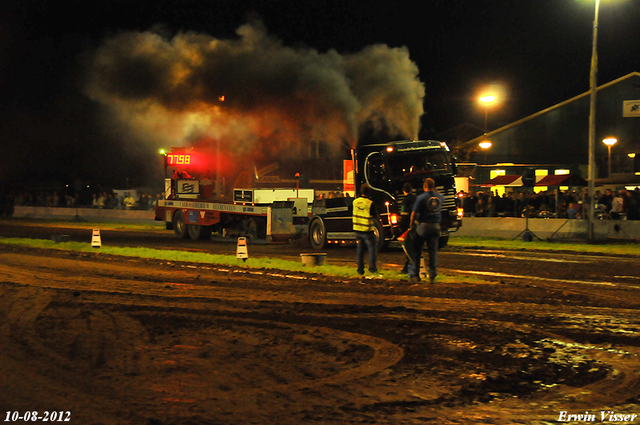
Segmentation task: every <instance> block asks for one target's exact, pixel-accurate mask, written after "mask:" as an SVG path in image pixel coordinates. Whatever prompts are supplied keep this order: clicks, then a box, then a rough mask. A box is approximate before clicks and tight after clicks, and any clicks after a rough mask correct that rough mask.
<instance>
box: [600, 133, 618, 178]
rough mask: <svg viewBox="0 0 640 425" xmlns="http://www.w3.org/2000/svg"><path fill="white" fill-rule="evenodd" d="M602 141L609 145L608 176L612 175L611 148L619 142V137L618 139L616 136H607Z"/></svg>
mask: <svg viewBox="0 0 640 425" xmlns="http://www.w3.org/2000/svg"><path fill="white" fill-rule="evenodd" d="M602 143H604V144H605V145H607V148H609V174H608V176H609V177H611V148H612V147H613V145H615V144H616V143H618V139H616V138H615V137H607V138H606V139H604V140H603V141H602Z"/></svg>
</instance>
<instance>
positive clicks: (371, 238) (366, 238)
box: [353, 183, 378, 276]
mask: <svg viewBox="0 0 640 425" xmlns="http://www.w3.org/2000/svg"><path fill="white" fill-rule="evenodd" d="M370 195H371V188H370V187H369V185H368V184H366V183H363V184H362V186H360V196H359V197H358V198H356V199H354V200H353V231H354V232H355V234H356V242H357V244H358V245H357V249H356V261H357V264H358V274H359V275H360V276H362V275H364V250H365V245H366V249H367V250H368V251H369V272H370V273H372V274H375V273H378V267H377V265H376V261H377V255H378V250H377V249H376V245H377V238H376V235H375V233H374V232H373V229H374V222H373V220H375V219H376V218H377V217H378V211H377V210H376V206H375V205H374V204H373V201H371V199H369V196H370Z"/></svg>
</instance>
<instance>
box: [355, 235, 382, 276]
mask: <svg viewBox="0 0 640 425" xmlns="http://www.w3.org/2000/svg"><path fill="white" fill-rule="evenodd" d="M355 234H356V242H357V244H358V245H357V248H356V263H357V264H358V274H359V275H363V274H364V250H365V246H366V249H367V250H368V251H369V271H370V272H371V273H377V272H378V267H377V266H376V260H377V257H378V250H377V247H376V245H377V240H376V234H375V233H373V232H355Z"/></svg>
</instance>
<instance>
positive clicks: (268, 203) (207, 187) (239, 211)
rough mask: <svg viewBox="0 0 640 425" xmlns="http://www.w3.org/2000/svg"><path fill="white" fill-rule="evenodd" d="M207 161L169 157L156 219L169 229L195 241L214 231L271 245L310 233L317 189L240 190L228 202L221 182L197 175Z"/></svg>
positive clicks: (174, 153) (187, 154)
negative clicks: (308, 228)
mask: <svg viewBox="0 0 640 425" xmlns="http://www.w3.org/2000/svg"><path fill="white" fill-rule="evenodd" d="M203 161H204V160H203V159H202V158H198V157H197V156H196V154H194V153H193V152H184V151H181V150H180V151H172V153H169V154H166V155H165V199H162V200H159V201H158V204H157V205H156V211H155V212H156V214H155V219H156V220H158V221H164V222H165V224H166V228H167V230H173V231H174V232H175V234H176V235H177V236H178V237H179V238H188V237H190V238H191V239H193V240H197V239H208V238H210V237H211V234H212V233H214V232H215V233H218V234H219V235H220V236H223V237H224V236H233V235H242V236H248V237H249V238H251V239H266V240H267V241H279V240H288V239H293V238H298V237H302V236H304V235H306V231H307V225H308V215H309V210H310V209H309V203H310V202H313V198H314V191H313V190H312V189H294V188H275V189H260V188H237V189H234V190H233V192H232V195H231V197H229V198H225V197H224V196H223V194H222V193H220V190H219V187H220V185H219V184H216V183H219V181H218V182H215V181H213V180H211V179H210V178H207V177H206V176H205V177H204V178H198V177H191V173H193V174H194V175H195V174H196V172H197V171H198V170H197V169H196V167H195V164H199V163H202V162H203ZM168 176H172V177H168ZM216 188H218V189H216Z"/></svg>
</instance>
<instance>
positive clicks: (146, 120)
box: [86, 24, 424, 152]
mask: <svg viewBox="0 0 640 425" xmlns="http://www.w3.org/2000/svg"><path fill="white" fill-rule="evenodd" d="M237 34H238V38H237V39H232V40H220V39H215V38H213V37H210V36H208V35H205V34H195V33H180V34H177V35H175V36H174V37H172V38H167V37H163V36H161V35H160V34H157V33H154V32H125V33H121V34H118V35H116V36H114V37H112V38H109V39H107V40H105V41H104V43H103V44H102V45H101V46H100V48H99V49H98V50H97V51H96V53H95V55H94V56H93V57H92V61H91V66H90V78H89V84H88V85H87V88H86V92H87V94H88V95H89V96H90V97H92V98H93V99H95V100H97V101H99V102H101V103H103V104H105V105H107V106H108V107H109V109H110V110H111V111H112V112H113V113H114V114H115V116H116V117H117V118H118V120H119V121H120V122H121V123H124V124H125V125H127V126H129V127H130V129H132V131H134V133H135V134H136V135H137V136H139V138H140V139H144V140H154V141H156V143H157V144H158V146H169V145H170V146H180V145H184V144H185V142H188V141H190V140H191V141H193V140H196V139H198V138H208V139H214V140H223V141H225V146H226V147H227V148H228V149H232V150H235V151H236V152H243V151H244V152H246V151H248V150H256V149H257V150H263V151H264V150H267V151H269V150H271V151H273V150H278V149H279V148H281V146H282V144H283V143H286V144H287V145H290V144H291V143H292V142H294V143H305V142H309V141H312V140H322V141H325V142H327V143H329V144H332V145H333V146H336V147H337V146H341V145H343V144H345V143H347V144H349V145H354V144H355V143H356V142H357V140H358V131H359V129H361V128H362V126H363V125H365V124H369V125H373V127H374V128H379V129H386V131H387V132H388V133H391V134H395V135H397V136H399V137H408V138H415V137H416V136H417V134H418V130H419V119H420V116H421V115H422V114H423V108H422V101H423V98H424V85H423V83H422V82H420V80H419V79H418V68H417V66H416V65H415V63H414V62H412V61H411V59H410V58H409V52H408V50H407V49H406V48H390V47H388V46H385V45H375V46H370V47H367V48H365V49H364V50H362V51H361V52H358V53H353V54H345V55H341V54H339V53H338V52H336V51H334V50H330V51H328V52H326V53H320V52H318V51H316V50H314V49H305V48H291V47H287V46H284V45H283V44H282V43H281V42H280V41H279V40H277V39H275V38H273V37H271V36H269V35H268V34H267V33H266V30H265V29H264V28H263V27H262V25H261V24H247V25H244V26H242V27H240V28H239V29H238V30H237ZM221 96H224V101H221V100H220V97H221Z"/></svg>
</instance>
